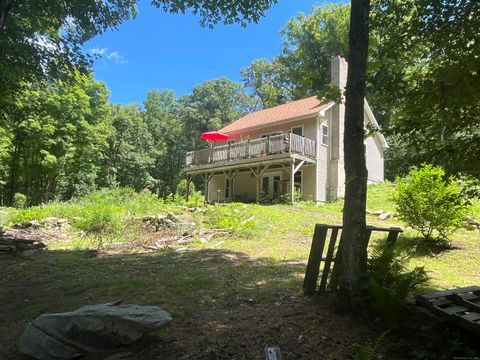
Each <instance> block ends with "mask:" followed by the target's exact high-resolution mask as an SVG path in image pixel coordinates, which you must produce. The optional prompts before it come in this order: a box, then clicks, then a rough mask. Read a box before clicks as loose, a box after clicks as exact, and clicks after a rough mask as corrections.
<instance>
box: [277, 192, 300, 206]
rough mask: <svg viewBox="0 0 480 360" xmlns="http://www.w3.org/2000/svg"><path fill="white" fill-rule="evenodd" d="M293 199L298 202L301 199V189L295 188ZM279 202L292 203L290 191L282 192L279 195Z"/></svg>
mask: <svg viewBox="0 0 480 360" xmlns="http://www.w3.org/2000/svg"><path fill="white" fill-rule="evenodd" d="M293 200H294V201H295V203H299V202H301V201H302V191H301V190H300V189H295V192H294V193H293ZM280 203H282V204H291V203H292V198H291V195H290V191H288V192H286V193H285V194H282V195H281V196H280Z"/></svg>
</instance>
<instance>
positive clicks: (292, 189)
mask: <svg viewBox="0 0 480 360" xmlns="http://www.w3.org/2000/svg"><path fill="white" fill-rule="evenodd" d="M290 201H291V203H292V205H294V204H295V159H292V164H291V165H290Z"/></svg>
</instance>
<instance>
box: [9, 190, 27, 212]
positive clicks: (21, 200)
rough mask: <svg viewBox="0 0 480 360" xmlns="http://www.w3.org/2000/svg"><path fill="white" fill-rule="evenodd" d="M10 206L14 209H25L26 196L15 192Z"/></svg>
mask: <svg viewBox="0 0 480 360" xmlns="http://www.w3.org/2000/svg"><path fill="white" fill-rule="evenodd" d="M12 206H13V207H14V208H15V209H25V207H26V206H27V197H26V196H25V195H23V194H22V193H15V195H13V203H12Z"/></svg>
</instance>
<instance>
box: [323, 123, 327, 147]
mask: <svg viewBox="0 0 480 360" xmlns="http://www.w3.org/2000/svg"><path fill="white" fill-rule="evenodd" d="M322 145H325V146H328V126H327V125H325V124H322Z"/></svg>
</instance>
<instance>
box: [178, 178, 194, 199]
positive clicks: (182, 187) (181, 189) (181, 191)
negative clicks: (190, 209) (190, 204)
mask: <svg viewBox="0 0 480 360" xmlns="http://www.w3.org/2000/svg"><path fill="white" fill-rule="evenodd" d="M188 192H189V194H190V195H194V193H195V184H194V183H193V181H190V184H189V189H188ZM177 193H178V195H180V196H186V195H187V180H186V179H182V180H180V182H179V183H178V185H177Z"/></svg>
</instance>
